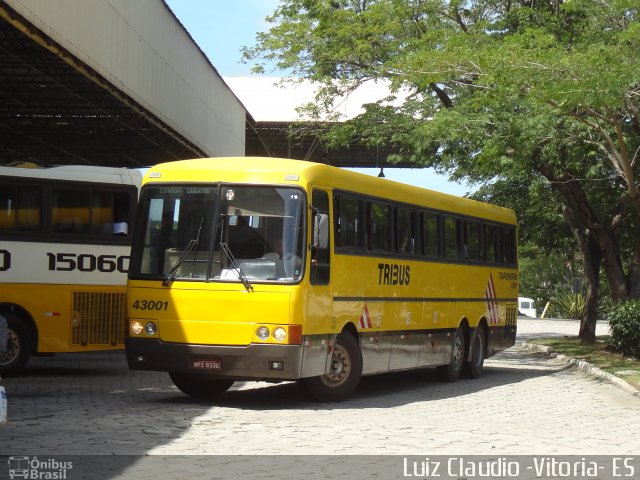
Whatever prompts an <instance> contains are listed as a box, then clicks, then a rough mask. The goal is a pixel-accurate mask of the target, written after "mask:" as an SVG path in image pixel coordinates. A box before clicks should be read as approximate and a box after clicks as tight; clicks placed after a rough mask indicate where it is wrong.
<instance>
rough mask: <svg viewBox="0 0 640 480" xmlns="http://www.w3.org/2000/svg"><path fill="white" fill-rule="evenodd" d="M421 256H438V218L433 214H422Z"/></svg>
mask: <svg viewBox="0 0 640 480" xmlns="http://www.w3.org/2000/svg"><path fill="white" fill-rule="evenodd" d="M420 217H421V218H422V222H421V223H422V254H423V255H426V256H427V257H437V256H438V238H439V235H438V216H437V215H436V214H435V213H429V212H422V214H420Z"/></svg>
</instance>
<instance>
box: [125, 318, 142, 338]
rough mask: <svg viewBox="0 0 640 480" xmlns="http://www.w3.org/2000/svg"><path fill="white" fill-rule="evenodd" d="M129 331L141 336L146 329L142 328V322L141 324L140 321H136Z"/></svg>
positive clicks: (132, 323)
mask: <svg viewBox="0 0 640 480" xmlns="http://www.w3.org/2000/svg"><path fill="white" fill-rule="evenodd" d="M129 329H130V330H131V333H133V334H134V335H140V334H141V333H142V330H143V329H144V327H143V326H142V322H139V321H138V320H134V321H133V322H131V325H130V326H129Z"/></svg>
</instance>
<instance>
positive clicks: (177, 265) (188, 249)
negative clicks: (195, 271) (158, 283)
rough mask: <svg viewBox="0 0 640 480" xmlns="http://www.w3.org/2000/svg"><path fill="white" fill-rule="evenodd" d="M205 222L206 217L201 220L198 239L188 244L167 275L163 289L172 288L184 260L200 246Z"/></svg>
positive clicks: (193, 239)
mask: <svg viewBox="0 0 640 480" xmlns="http://www.w3.org/2000/svg"><path fill="white" fill-rule="evenodd" d="M203 222H204V217H202V218H201V219H200V226H199V227H198V233H197V234H196V238H192V239H191V240H189V243H188V244H187V246H186V247H185V249H184V251H183V252H182V255H180V257H178V260H176V263H174V264H173V267H171V270H169V273H167V276H166V277H164V280H163V281H162V286H163V287H169V286H171V284H172V283H173V281H174V280H175V279H176V272H177V271H178V268H180V265H182V263H183V262H184V258H185V257H186V256H187V254H188V253H189V252H191V251H192V250H194V249H195V248H196V247H197V246H198V242H199V241H200V232H201V231H202V223H203ZM194 261H195V254H194Z"/></svg>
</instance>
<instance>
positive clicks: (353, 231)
mask: <svg viewBox="0 0 640 480" xmlns="http://www.w3.org/2000/svg"><path fill="white" fill-rule="evenodd" d="M338 205H339V213H338V217H337V224H336V246H339V247H344V248H362V232H361V229H360V218H361V215H360V201H359V200H356V199H353V198H338Z"/></svg>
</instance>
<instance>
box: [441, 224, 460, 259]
mask: <svg viewBox="0 0 640 480" xmlns="http://www.w3.org/2000/svg"><path fill="white" fill-rule="evenodd" d="M458 240H459V239H458V220H457V219H456V218H454V217H449V216H446V215H445V217H444V255H445V257H447V258H458V257H459V256H460V244H459V241H458Z"/></svg>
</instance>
